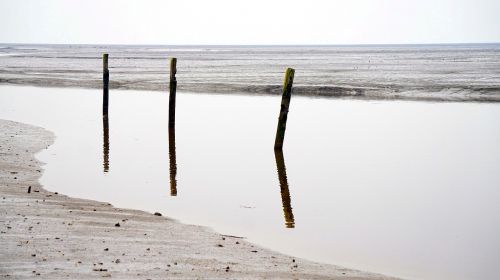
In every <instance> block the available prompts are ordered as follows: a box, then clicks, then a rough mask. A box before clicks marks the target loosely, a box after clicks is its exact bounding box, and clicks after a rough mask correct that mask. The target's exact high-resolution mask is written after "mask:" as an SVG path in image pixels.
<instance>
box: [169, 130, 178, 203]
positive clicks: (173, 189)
mask: <svg viewBox="0 0 500 280" xmlns="http://www.w3.org/2000/svg"><path fill="white" fill-rule="evenodd" d="M168 159H169V163H170V195H171V196H177V179H176V178H175V177H176V176H177V161H176V155H175V128H173V127H169V128H168Z"/></svg>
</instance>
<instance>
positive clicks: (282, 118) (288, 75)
mask: <svg viewBox="0 0 500 280" xmlns="http://www.w3.org/2000/svg"><path fill="white" fill-rule="evenodd" d="M294 75H295V70H294V69H292V68H287V69H286V72H285V80H284V82H283V96H282V97H281V110H280V115H279V119H278V128H277V130H276V140H275V141H274V149H275V150H280V149H282V148H283V140H284V139H285V130H286V119H287V117H288V108H289V107H290V98H291V97H292V84H293V76H294Z"/></svg>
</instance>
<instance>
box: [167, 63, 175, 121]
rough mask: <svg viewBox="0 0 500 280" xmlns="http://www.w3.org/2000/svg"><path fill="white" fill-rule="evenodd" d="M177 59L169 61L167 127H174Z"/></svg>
mask: <svg viewBox="0 0 500 280" xmlns="http://www.w3.org/2000/svg"><path fill="white" fill-rule="evenodd" d="M176 73H177V58H175V57H172V58H171V59H170V97H169V102H168V127H175V92H176V90H177V79H176V78H175V74H176Z"/></svg>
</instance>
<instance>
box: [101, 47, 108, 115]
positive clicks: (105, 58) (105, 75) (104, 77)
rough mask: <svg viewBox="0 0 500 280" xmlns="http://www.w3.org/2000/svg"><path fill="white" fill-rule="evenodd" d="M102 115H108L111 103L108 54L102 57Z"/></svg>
mask: <svg viewBox="0 0 500 280" xmlns="http://www.w3.org/2000/svg"><path fill="white" fill-rule="evenodd" d="M102 83H103V85H102V114H103V115H105V116H107V115H108V102H109V70H108V54H107V53H105V54H103V55H102Z"/></svg>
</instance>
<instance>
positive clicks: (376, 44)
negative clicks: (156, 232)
mask: <svg viewBox="0 0 500 280" xmlns="http://www.w3.org/2000/svg"><path fill="white" fill-rule="evenodd" d="M495 44H500V41H498V42H467V43H463V42H462V43H360V44H355V43H346V44H328V43H325V44H135V43H134V44H122V43H4V42H0V45H61V46H72V45H73V46H170V47H185V46H194V47H199V46H208V47H236V46H242V47H259V46H262V47H287V46H290V47H295V46H299V47H300V46H314V47H322V46H324V47H330V46H335V47H343V46H345V47H350V46H432V45H436V46H443V45H444V46H445V45H495Z"/></svg>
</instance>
